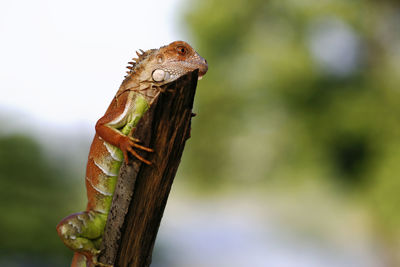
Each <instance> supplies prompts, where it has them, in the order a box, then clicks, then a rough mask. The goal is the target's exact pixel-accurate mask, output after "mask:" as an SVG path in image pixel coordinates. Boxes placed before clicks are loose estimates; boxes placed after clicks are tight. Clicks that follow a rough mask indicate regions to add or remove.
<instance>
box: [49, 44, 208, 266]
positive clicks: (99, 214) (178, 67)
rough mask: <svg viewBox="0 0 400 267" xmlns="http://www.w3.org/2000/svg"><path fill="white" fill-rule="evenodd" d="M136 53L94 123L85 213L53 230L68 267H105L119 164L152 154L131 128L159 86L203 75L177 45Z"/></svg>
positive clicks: (199, 62)
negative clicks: (103, 250)
mask: <svg viewBox="0 0 400 267" xmlns="http://www.w3.org/2000/svg"><path fill="white" fill-rule="evenodd" d="M136 53H137V55H138V58H133V60H134V61H133V62H129V64H130V65H129V66H128V68H129V69H130V71H128V74H127V75H126V76H125V79H124V81H123V82H122V84H121V86H120V88H119V90H118V91H117V93H116V95H115V97H114V98H113V100H112V102H111V104H110V106H109V107H108V109H107V111H106V113H105V114H104V116H103V117H101V118H100V119H99V120H98V121H97V123H96V127H95V129H96V134H95V136H94V139H93V142H92V145H91V147H90V152H89V156H88V163H87V166H86V190H87V197H88V204H87V208H86V211H83V212H80V213H75V214H72V215H69V216H68V217H66V218H64V219H63V220H62V221H61V222H60V223H59V224H58V225H57V232H58V234H59V236H60V237H61V239H62V241H63V242H64V244H65V245H66V246H67V247H69V248H70V249H72V250H73V251H75V253H74V258H73V260H72V264H71V267H89V266H108V265H104V264H102V263H99V262H98V261H97V256H98V254H99V252H100V251H99V246H100V243H101V240H102V235H103V232H104V227H105V224H106V220H107V215H108V212H109V210H110V206H111V201H112V197H113V193H114V190H115V185H116V182H117V177H118V173H119V169H120V167H121V164H122V162H123V161H125V162H126V163H128V153H130V154H132V155H133V156H134V157H136V158H137V159H139V160H140V161H142V162H144V163H146V164H151V162H149V161H148V160H146V159H144V158H143V157H141V156H140V155H139V154H138V153H137V152H136V151H135V149H140V150H143V151H148V152H152V149H150V148H147V147H144V146H142V145H140V141H139V140H137V139H134V138H133V137H132V132H133V131H134V130H135V126H136V125H137V123H138V121H139V119H140V118H141V117H142V116H143V114H144V113H145V112H146V111H147V109H148V108H149V106H150V105H151V104H152V102H153V100H154V99H155V98H156V97H157V95H158V94H159V93H160V92H162V91H163V90H162V88H161V86H162V85H164V84H166V83H169V82H172V81H174V80H176V79H178V78H179V77H181V76H182V75H185V74H186V73H188V72H190V71H193V70H195V69H199V79H200V78H202V76H203V75H204V74H205V73H206V72H207V70H208V65H207V61H206V60H205V59H204V58H202V57H201V56H200V55H199V54H198V53H197V52H196V51H195V50H194V49H193V48H192V47H191V46H190V45H189V44H187V43H186V42H183V41H175V42H173V43H170V44H169V45H167V46H163V47H160V48H159V49H150V50H147V51H143V50H140V53H139V52H136Z"/></svg>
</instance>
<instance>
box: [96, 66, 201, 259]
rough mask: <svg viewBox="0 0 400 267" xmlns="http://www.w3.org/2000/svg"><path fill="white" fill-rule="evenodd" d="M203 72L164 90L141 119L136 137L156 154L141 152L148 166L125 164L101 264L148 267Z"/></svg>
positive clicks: (107, 230) (104, 242) (114, 198)
mask: <svg viewBox="0 0 400 267" xmlns="http://www.w3.org/2000/svg"><path fill="white" fill-rule="evenodd" d="M197 77H198V71H194V72H192V73H189V74H187V75H185V76H183V77H181V78H180V79H178V80H177V81H175V82H172V83H170V84H167V85H166V86H165V92H164V93H161V94H160V95H159V96H158V98H157V99H156V100H155V101H154V103H153V104H152V105H151V107H150V109H149V110H148V111H147V112H146V114H145V115H144V116H143V118H142V119H141V120H140V122H139V124H138V126H137V130H136V131H135V133H134V137H136V138H138V139H140V140H141V141H142V143H143V144H144V145H145V146H148V147H150V148H153V149H154V152H153V153H140V151H139V153H140V154H141V155H142V156H143V157H145V158H146V159H149V160H150V161H151V162H152V165H150V166H149V165H146V164H143V163H141V162H139V161H138V160H137V159H133V158H131V164H128V165H126V164H123V166H122V167H121V171H120V174H119V177H118V182H117V187H116V190H115V193H114V197H113V202H112V206H111V210H110V214H109V216H108V220H107V224H106V228H105V232H104V236H103V242H102V247H101V249H102V253H101V255H100V257H99V261H100V262H102V263H106V264H113V265H114V266H115V267H128V266H129V267H145V266H149V265H150V263H151V255H152V251H153V247H154V242H155V239H156V236H157V232H158V228H159V226H160V222H161V218H162V215H163V212H164V209H165V206H166V203H167V199H168V195H169V192H170V190H171V186H172V183H173V180H174V177H175V174H176V171H177V169H178V165H179V163H180V159H181V156H182V152H183V149H184V146H185V142H186V140H187V139H188V138H189V136H190V122H191V117H192V107H193V100H194V95H195V91H196V85H197Z"/></svg>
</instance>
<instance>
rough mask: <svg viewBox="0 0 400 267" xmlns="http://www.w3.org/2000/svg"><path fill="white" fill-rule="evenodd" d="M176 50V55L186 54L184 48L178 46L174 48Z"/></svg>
mask: <svg viewBox="0 0 400 267" xmlns="http://www.w3.org/2000/svg"><path fill="white" fill-rule="evenodd" d="M176 50H177V51H178V54H180V55H182V56H184V55H185V54H186V48H185V47H184V46H178V47H177V48H176Z"/></svg>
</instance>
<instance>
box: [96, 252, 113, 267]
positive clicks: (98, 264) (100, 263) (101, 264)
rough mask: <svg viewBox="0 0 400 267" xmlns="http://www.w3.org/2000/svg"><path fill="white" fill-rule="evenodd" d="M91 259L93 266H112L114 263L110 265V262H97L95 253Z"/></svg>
mask: <svg viewBox="0 0 400 267" xmlns="http://www.w3.org/2000/svg"><path fill="white" fill-rule="evenodd" d="M91 260H92V263H93V266H101V267H114V265H110V264H105V263H102V262H99V261H98V259H97V255H94V256H93V257H92V259H91Z"/></svg>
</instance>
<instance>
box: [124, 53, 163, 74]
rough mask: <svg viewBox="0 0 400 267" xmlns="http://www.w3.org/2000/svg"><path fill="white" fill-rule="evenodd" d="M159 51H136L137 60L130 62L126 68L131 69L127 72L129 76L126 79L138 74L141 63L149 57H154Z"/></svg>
mask: <svg viewBox="0 0 400 267" xmlns="http://www.w3.org/2000/svg"><path fill="white" fill-rule="evenodd" d="M156 50H157V49H149V50H147V51H143V50H142V49H139V51H136V55H137V56H138V57H137V58H132V60H133V61H130V62H128V64H129V65H128V66H127V67H126V68H127V69H129V71H127V72H126V73H127V75H125V78H126V77H128V76H129V75H131V74H133V73H135V72H136V70H137V69H138V68H140V65H141V63H142V62H143V61H144V60H145V59H147V58H148V57H149V55H152V54H153V53H154V52H155V51H156Z"/></svg>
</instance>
